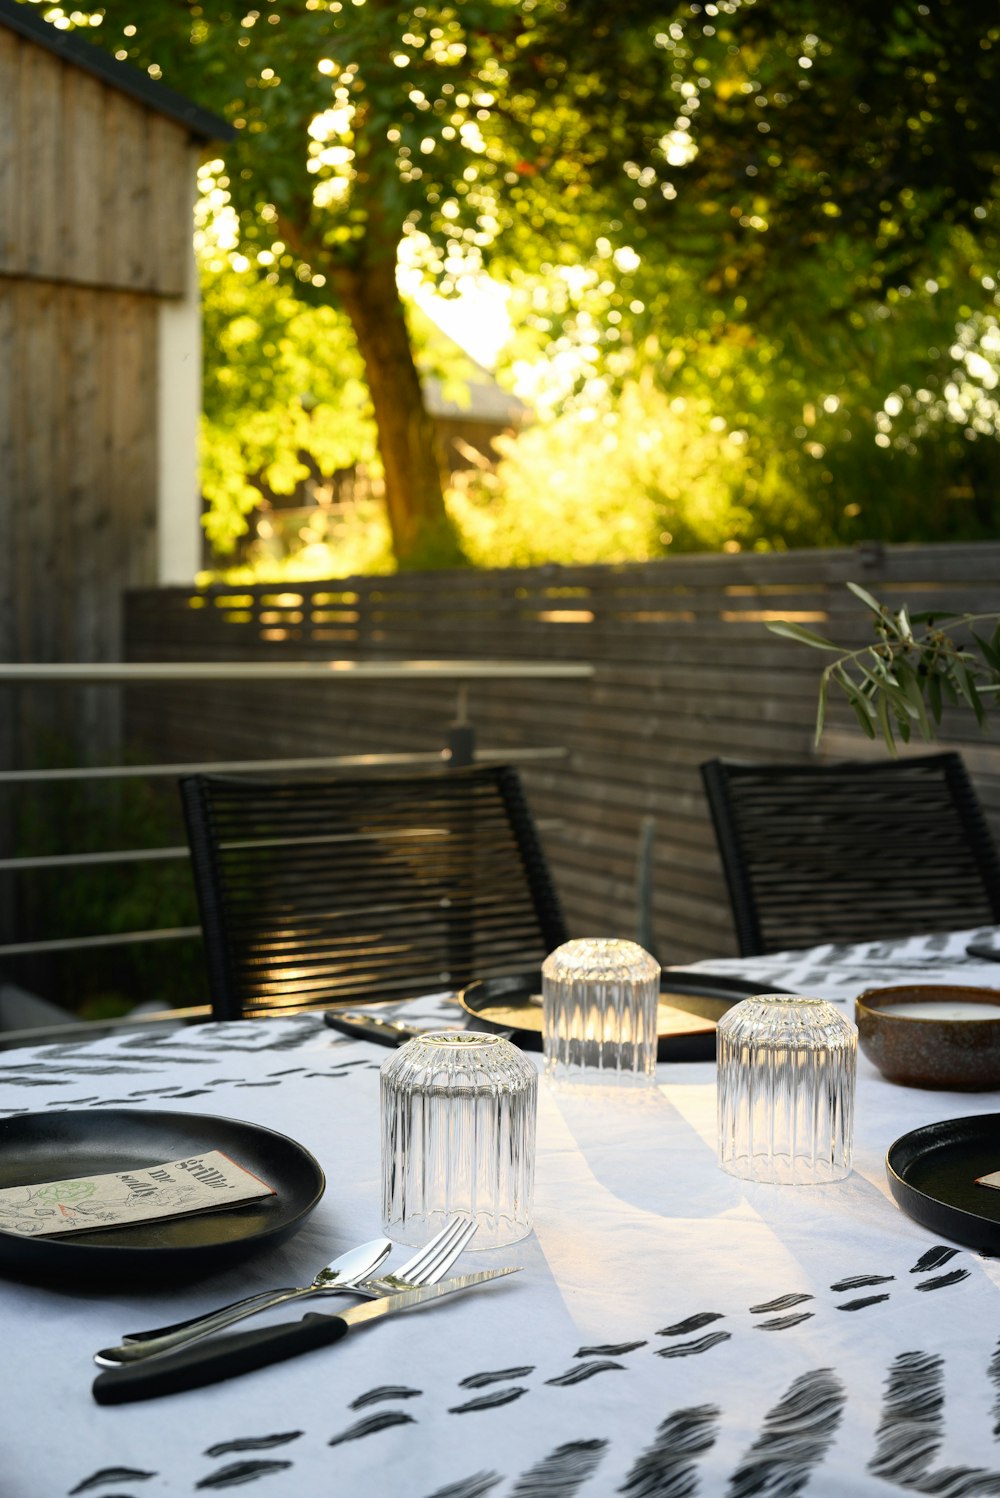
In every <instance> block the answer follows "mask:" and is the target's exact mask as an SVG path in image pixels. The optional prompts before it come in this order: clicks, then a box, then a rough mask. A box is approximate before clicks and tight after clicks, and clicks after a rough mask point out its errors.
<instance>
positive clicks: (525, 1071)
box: [380, 1030, 538, 1249]
mask: <svg viewBox="0 0 1000 1498" xmlns="http://www.w3.org/2000/svg"><path fill="white" fill-rule="evenodd" d="M380 1093H381V1109H380V1112H381V1134H382V1141H381V1143H382V1225H383V1227H384V1229H385V1231H386V1233H388V1235H389V1236H390V1237H391V1238H395V1239H396V1240H397V1242H399V1243H412V1244H420V1243H425V1242H426V1241H427V1240H428V1239H429V1238H430V1237H432V1236H433V1234H434V1233H436V1232H437V1231H438V1230H439V1229H440V1228H442V1227H444V1226H445V1224H446V1223H447V1222H449V1221H450V1219H451V1218H453V1217H459V1216H464V1217H472V1218H474V1219H475V1221H476V1224H477V1230H476V1235H475V1237H474V1238H473V1239H472V1241H471V1243H470V1244H469V1248H470V1249H475V1248H498V1247H500V1246H501V1245H502V1244H504V1243H515V1242H517V1240H518V1239H519V1238H523V1237H525V1236H526V1234H527V1233H529V1232H530V1231H531V1220H532V1206H533V1194H534V1179H535V1115H536V1104H537V1096H538V1073H537V1071H536V1070H535V1068H534V1066H533V1065H532V1064H531V1063H530V1062H529V1061H528V1060H526V1058H525V1057H524V1056H523V1055H522V1053H521V1052H520V1051H519V1050H518V1049H517V1048H516V1047H515V1046H512V1045H511V1044H510V1042H509V1041H507V1040H504V1039H503V1037H502V1036H499V1035H479V1034H475V1033H470V1032H467V1031H463V1030H458V1031H442V1032H439V1033H429V1034H426V1035H421V1036H419V1037H418V1038H416V1039H414V1040H409V1041H407V1042H406V1044H405V1045H403V1046H400V1048H399V1050H397V1051H395V1052H394V1053H393V1055H392V1056H391V1057H390V1058H389V1060H388V1061H386V1063H385V1064H384V1066H383V1067H382V1072H381V1079H380Z"/></svg>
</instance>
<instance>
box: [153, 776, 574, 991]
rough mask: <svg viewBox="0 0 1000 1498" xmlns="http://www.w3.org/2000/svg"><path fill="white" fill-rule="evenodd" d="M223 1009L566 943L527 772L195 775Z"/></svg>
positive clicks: (421, 975) (406, 980) (483, 968)
mask: <svg viewBox="0 0 1000 1498" xmlns="http://www.w3.org/2000/svg"><path fill="white" fill-rule="evenodd" d="M181 797H182V801H183V804H184V813H185V818H186V822H187V829H188V841H189V844H190V850H191V863H192V868H193V871H194V879H195V887H196V889H197V893H198V902H199V906H200V909H201V919H202V930H203V934H204V939H205V951H206V956H207V962H208V971H209V984H210V991H211V999H212V1010H213V1014H214V1015H215V1017H216V1018H218V1019H239V1018H242V1017H244V1016H248V1015H265V1014H272V1015H273V1014H285V1013H288V1012H290V1011H294V1010H297V1009H305V1008H314V1007H316V1006H333V1005H338V1004H363V1003H365V1002H371V1001H373V1000H379V999H404V998H409V997H413V996H415V995H418V994H422V993H429V992H435V991H440V990H444V989H458V988H461V987H462V986H463V985H465V984H466V983H469V982H471V981H472V980H473V979H474V978H481V977H487V976H490V977H492V976H498V975H502V974H505V973H512V972H523V971H525V970H528V969H530V968H533V967H537V966H540V964H541V962H542V960H543V959H544V957H545V956H546V955H547V954H548V953H549V952H550V951H551V950H552V949H553V948H554V947H557V946H559V945H560V943H562V942H563V941H565V940H566V929H565V925H564V922H563V917H562V912H561V910H560V907H559V901H558V899H557V896H556V893H555V889H554V887H553V884H552V881H551V878H550V877H549V873H548V869H547V866H546V862H545V857H544V855H543V853H542V849H541V846H540V844H539V841H538V837H537V834H536V831H535V827H534V823H533V821H532V818H531V813H530V811H529V809H528V804H527V801H526V800H525V797H524V794H523V791H522V788H521V783H520V780H519V777H518V775H517V772H516V771H515V770H513V769H511V768H509V767H507V766H499V767H497V766H491V767H485V766H477V767H474V768H472V769H467V770H446V771H444V772H440V771H433V772H431V773H429V774H413V775H406V776H400V775H391V776H380V775H373V776H366V777H364V778H358V777H350V778H340V777H336V778H332V777H323V778H316V779H306V778H301V779H295V780H289V779H271V778H269V779H263V778H261V779H257V778H248V777H242V776H241V777H236V776H223V775H193V776H188V777H185V778H184V779H182V780H181Z"/></svg>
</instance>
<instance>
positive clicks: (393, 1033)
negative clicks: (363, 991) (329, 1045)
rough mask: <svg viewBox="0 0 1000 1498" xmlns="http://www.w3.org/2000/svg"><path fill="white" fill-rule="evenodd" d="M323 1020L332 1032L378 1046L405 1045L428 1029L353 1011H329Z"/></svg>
mask: <svg viewBox="0 0 1000 1498" xmlns="http://www.w3.org/2000/svg"><path fill="white" fill-rule="evenodd" d="M323 1019H324V1022H325V1023H326V1024H328V1025H329V1026H330V1029H331V1030H339V1031H341V1033H342V1034H344V1035H350V1036H351V1037H352V1038H353V1039H355V1040H373V1041H374V1042H375V1044H376V1045H391V1046H397V1045H405V1044H406V1042H407V1041H408V1040H413V1039H414V1038H415V1037H416V1036H417V1035H423V1034H424V1033H425V1031H426V1029H427V1026H426V1025H424V1026H420V1025H407V1024H405V1023H404V1022H403V1021H402V1020H394V1019H381V1018H380V1017H379V1015H377V1014H359V1013H357V1012H356V1011H355V1010H353V1009H328V1010H327V1011H326V1013H325V1014H324V1015H323Z"/></svg>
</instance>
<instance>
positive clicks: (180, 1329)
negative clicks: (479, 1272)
mask: <svg viewBox="0 0 1000 1498" xmlns="http://www.w3.org/2000/svg"><path fill="white" fill-rule="evenodd" d="M475 1231H476V1223H475V1221H474V1220H473V1219H471V1218H468V1217H456V1218H454V1219H453V1220H452V1221H451V1222H449V1223H448V1225H447V1226H446V1227H444V1228H442V1230H441V1232H440V1233H438V1234H437V1235H436V1236H435V1237H434V1238H432V1239H431V1241H430V1242H429V1243H428V1244H426V1245H425V1246H424V1247H423V1248H422V1249H421V1250H420V1252H419V1253H417V1254H414V1256H413V1258H412V1259H408V1260H407V1262H406V1263H405V1264H403V1265H402V1267H401V1268H400V1269H399V1270H397V1271H396V1273H395V1274H383V1275H377V1276H374V1275H373V1276H369V1277H368V1278H367V1279H361V1280H354V1281H348V1280H338V1281H337V1282H336V1283H335V1284H332V1285H325V1284H323V1274H324V1271H323V1270H320V1272H319V1274H318V1275H317V1276H316V1278H315V1279H314V1280H313V1281H312V1283H311V1284H309V1285H302V1286H299V1287H298V1288H296V1289H293V1290H275V1291H273V1292H272V1293H271V1294H269V1295H262V1296H257V1297H256V1298H255V1299H254V1300H253V1301H252V1302H247V1301H246V1300H241V1301H235V1302H234V1303H233V1304H232V1305H228V1306H222V1307H221V1308H220V1309H219V1310H217V1311H210V1312H208V1313H207V1314H206V1315H204V1316H200V1317H196V1318H195V1319H194V1320H191V1321H185V1322H179V1323H177V1324H176V1325H175V1326H167V1327H159V1328H156V1329H154V1330H153V1331H148V1332H133V1333H132V1334H131V1336H130V1338H127V1339H126V1340H125V1341H123V1342H122V1344H121V1345H120V1346H119V1347H103V1348H101V1350H100V1351H99V1352H95V1354H94V1362H95V1363H98V1364H99V1365H100V1366H101V1367H102V1368H120V1367H122V1366H123V1365H124V1364H126V1363H137V1362H141V1361H142V1360H143V1359H144V1358H151V1357H155V1356H156V1355H157V1354H158V1353H161V1352H170V1351H172V1350H173V1349H174V1348H176V1347H186V1346H187V1344H188V1343H189V1342H196V1341H198V1340H199V1339H200V1338H202V1337H209V1336H211V1335H212V1334H213V1333H214V1332H220V1331H224V1330H225V1328H226V1327H228V1326H232V1325H234V1323H235V1322H237V1321H243V1320H245V1319H246V1317H248V1316H256V1314H257V1312H258V1311H264V1310H268V1309H270V1308H271V1307H273V1306H280V1305H284V1304H285V1303H286V1302H287V1301H290V1300H303V1299H305V1298H306V1297H307V1296H311V1295H360V1296H363V1297H365V1298H366V1299H369V1300H374V1299H376V1298H377V1297H378V1296H380V1295H394V1294H395V1293H396V1292H397V1291H400V1290H413V1289H417V1288H419V1287H420V1286H421V1285H434V1284H437V1282H438V1280H439V1279H441V1278H443V1276H444V1275H445V1274H447V1272H448V1270H449V1269H450V1268H451V1266H452V1264H454V1262H455V1260H456V1259H457V1258H458V1256H459V1254H460V1253H461V1252H462V1249H463V1248H464V1247H465V1245H466V1244H467V1243H468V1242H469V1239H470V1238H471V1237H472V1235H473V1233H474V1232H475Z"/></svg>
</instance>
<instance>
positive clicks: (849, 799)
mask: <svg viewBox="0 0 1000 1498" xmlns="http://www.w3.org/2000/svg"><path fill="white" fill-rule="evenodd" d="M701 774H702V780H703V782H704V786H705V792H706V794H707V796H708V804H709V807H710V808H711V812H712V821H713V823H714V825H715V835H716V839H717V841H718V845H719V852H720V855H721V858H722V867H723V870H724V871H725V875H726V882H727V884H728V887H729V898H730V902H731V904H732V909H733V918H734V921H735V925H736V934H737V938H738V940H739V944H740V952H741V953H742V954H743V955H744V956H754V955H757V954H759V953H765V952H779V951H783V950H785V949H786V948H795V947H809V946H814V945H816V944H818V943H820V942H826V941H837V942H852V941H867V940H877V939H879V938H882V937H886V938H888V937H893V936H903V935H907V934H909V933H912V932H916V931H959V930H962V929H964V928H966V927H972V926H977V925H987V924H993V923H995V922H998V921H1000V859H998V856H997V850H996V846H995V844H994V842H993V838H992V836H991V834H990V830H989V827H988V825H987V823H986V819H985V817H984V816H983V812H982V808H981V807H980V804H979V801H978V799H977V796H976V793H975V791H974V789H973V787H972V783H971V781H970V779H969V776H968V772H967V771H966V768H965V765H964V764H963V763H962V759H961V756H960V755H958V754H951V753H949V754H931V755H924V756H921V757H919V758H913V759H899V760H884V761H871V762H853V761H850V762H847V763H843V764H830V765H816V764H805V765H803V764H744V763H740V762H739V761H735V760H725V759H714V760H710V761H708V763H706V764H703V765H702V766H701Z"/></svg>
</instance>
